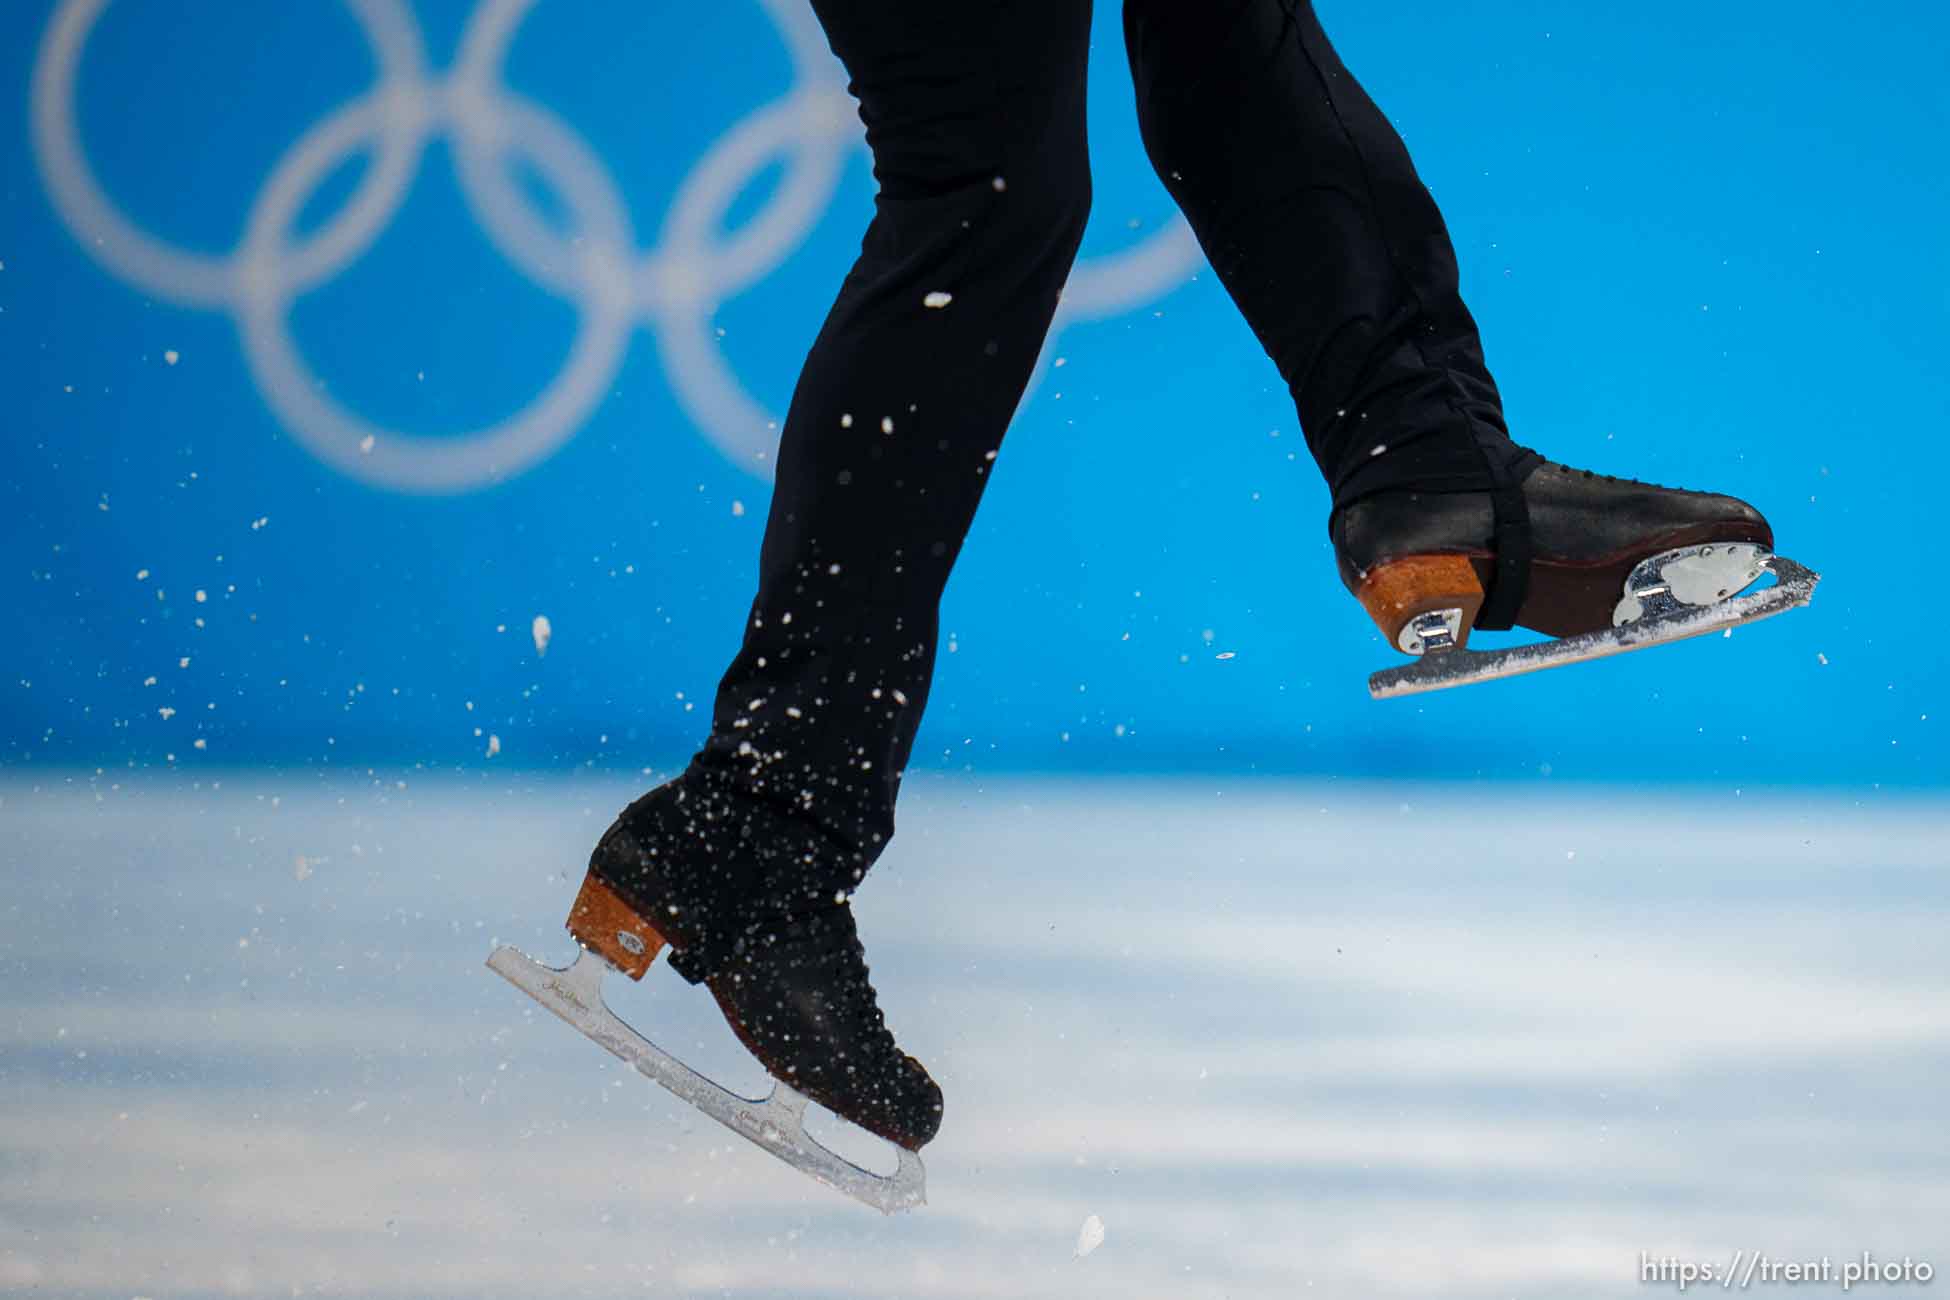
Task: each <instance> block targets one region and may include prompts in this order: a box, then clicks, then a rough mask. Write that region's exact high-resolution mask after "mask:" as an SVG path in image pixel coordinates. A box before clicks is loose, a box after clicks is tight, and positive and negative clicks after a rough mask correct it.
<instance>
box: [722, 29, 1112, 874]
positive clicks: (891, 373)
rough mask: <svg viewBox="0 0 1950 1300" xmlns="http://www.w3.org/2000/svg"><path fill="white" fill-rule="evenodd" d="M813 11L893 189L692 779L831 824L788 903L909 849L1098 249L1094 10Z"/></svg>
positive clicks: (826, 355) (794, 426) (813, 375)
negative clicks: (973, 544) (1005, 515)
mask: <svg viewBox="0 0 1950 1300" xmlns="http://www.w3.org/2000/svg"><path fill="white" fill-rule="evenodd" d="M814 8H815V10H816V11H817V13H818V15H819V18H820V21H821V23H822V24H824V26H825V29H826V32H827V35H828V38H829V40H830V41H831V43H832V46H833V49H834V51H835V52H836V53H837V54H838V55H839V57H840V59H841V60H842V62H843V63H844V64H845V65H846V67H847V70H848V73H849V75H850V77H851V87H850V88H851V90H852V92H853V94H854V95H855V96H856V97H857V98H858V99H859V102H860V116H861V118H862V120H863V121H864V122H865V124H866V127H867V139H868V143H869V145H870V146H871V148H872V151H873V156H874V175H875V177H876V179H877V180H878V182H879V194H878V195H877V197H876V199H875V214H874V218H873V222H872V224H871V226H870V227H869V228H868V230H867V233H866V237H865V240H864V241H863V244H862V247H861V254H860V258H859V261H858V262H857V263H856V264H855V265H854V267H853V269H852V271H851V272H850V273H849V274H848V275H847V277H846V280H845V283H844V285H843V286H842V288H841V290H840V293H839V296H838V300H837V301H836V302H835V304H834V306H833V308H832V311H831V314H830V315H829V316H828V317H827V319H826V323H825V326H824V328H823V329H822V330H821V331H820V333H819V337H818V339H817V340H816V341H815V342H814V344H813V347H812V350H811V354H810V355H809V356H808V357H807V360H806V364H805V367H804V370H803V371H802V373H801V375H800V379H799V383H798V387H797V389H796V391H795V392H794V394H793V398H792V403H791V406H790V408H789V410H788V413H787V416H786V421H785V428H784V432H783V435H782V437H781V441H780V447H779V454H778V460H777V472H776V482H775V485H774V488H773V497H772V506H771V514H770V517H769V519H768V520H767V523H766V529H765V538H764V543H763V548H762V552H761V556H760V565H759V589H758V594H757V598H756V599H755V601H754V602H753V605H752V610H751V615H750V619H749V621H748V623H747V626H746V632H745V640H744V645H743V647H742V649H741V650H740V652H739V654H738V656H737V658H736V660H735V661H734V662H733V663H732V665H731V667H730V669H729V671H728V672H727V673H726V674H725V676H724V679H723V681H722V683H721V684H720V686H719V689H718V695H717V702H716V708H715V711H714V717H713V725H712V731H711V736H710V739H709V741H708V742H707V744H706V745H705V747H704V749H703V751H702V752H701V753H700V754H699V755H698V756H697V758H696V760H695V761H694V763H693V765H692V769H693V774H694V775H695V776H697V777H699V778H704V777H708V778H710V782H711V783H712V784H714V785H715V786H717V787H719V788H725V789H729V790H732V791H735V792H736V795H737V796H739V797H741V798H743V799H745V800H748V801H750V802H751V803H752V804H754V805H757V806H762V807H763V808H765V809H766V810H769V812H771V813H772V814H775V815H777V816H779V817H782V818H785V819H788V820H790V821H791V822H793V823H795V824H799V825H803V826H805V827H808V828H811V831H812V832H813V833H815V834H816V836H817V838H816V840H808V838H807V835H805V834H798V835H796V836H795V838H796V839H797V840H798V841H799V842H801V843H802V844H806V845H807V846H808V848H809V850H810V851H813V852H815V856H816V857H817V859H818V861H817V863H816V864H815V865H814V866H812V867H810V868H809V867H807V866H806V865H805V864H803V863H802V864H800V865H797V866H792V865H790V864H788V865H787V867H786V868H785V870H784V873H783V874H784V875H785V876H787V877H790V879H789V880H784V879H777V878H775V879H774V880H773V881H772V882H771V884H772V885H773V886H783V885H786V884H790V885H792V886H793V887H795V888H803V889H805V890H807V891H809V892H810V893H812V894H817V895H824V896H827V897H830V896H831V895H832V894H833V892H834V891H835V890H844V889H850V888H851V887H852V886H853V884H854V883H856V882H857V881H858V879H859V878H860V875H861V873H862V872H864V871H865V870H866V868H867V867H868V866H869V865H870V864H871V863H872V861H873V860H874V858H875V857H876V856H877V855H878V853H879V852H880V850H881V848H882V847H883V846H884V844H885V843H886V841H887V839H888V837H889V836H891V834H892V833H893V807H894V800H895V795H896V792H897V790H898V788H899V784H900V774H901V769H902V768H903V767H904V766H905V765H906V762H907V758H908V751H909V748H910V746H911V745H912V742H913V739H914V733H915V729H916V727H917V726H918V724H919V722H920V718H921V711H922V708H923V707H924V705H925V704H926V701H927V696H928V686H929V682H930V679H931V676H932V672H933V666H934V658H935V649H936V608H937V606H938V604H939V601H940V598H941V594H942V589H943V586H944V584H945V583H946V581H947V578H948V573H949V569H950V567H951V566H952V565H953V563H954V561H955V557H956V555H957V554H958V553H959V551H960V549H961V545H962V539H963V537H964V535H965V534H966V532H967V530H968V527H969V524H970V522H971V520H972V519H973V517H974V513H975V508H976V505H977V503H978V502H979V500H980V499H981V495H982V490H983V488H984V487H985V486H986V484H987V482H988V477H989V474H990V473H991V472H992V469H993V466H994V462H995V457H996V453H997V449H998V448H999V447H1000V445H1001V442H1002V436H1003V432H1004V430H1005V429H1006V428H1007V426H1008V423H1009V420H1010V417H1011V416H1012V414H1013V413H1014V411H1015V407H1016V403H1017V401H1018V400H1019V398H1020V397H1021V394H1022V391H1023V388H1024V387H1025V385H1026V384H1027V382H1028V379H1029V375H1030V372H1031V369H1032V367H1033V365H1034V363H1035V359H1036V355H1037V352H1038V351H1039V349H1040V348H1041V346H1042V341H1043V337H1044V335H1045V334H1046V332H1047V331H1048V328H1049V323H1050V320H1051V318H1052V316H1053V314H1054V312H1055V310H1056V304H1057V298H1058V295H1059V293H1060V291H1061V289H1062V286H1063V281H1064V278H1065V277H1066V276H1067V274H1068V272H1069V269H1070V265H1071V262H1072V260H1073V258H1074V257H1075V253H1076V249H1077V245H1078V242H1079V241H1080V240H1081V238H1082V232H1083V226H1084V222H1085V218H1086V216H1087V214H1088V210H1089V204H1090V182H1089V164H1088V158H1087V153H1086V144H1085V133H1084V69H1085V64H1086V59H1087V52H1088V37H1089V17H1090V7H1089V3H1088V0H1033V2H1030V0H1021V2H1018V3H1008V4H983V5H968V4H951V5H937V4H915V3H912V0H814ZM795 856H796V857H803V853H801V854H796V855H795ZM774 874H775V877H776V876H777V875H778V874H779V873H776V872H775V873H774Z"/></svg>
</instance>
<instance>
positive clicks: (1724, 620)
mask: <svg viewBox="0 0 1950 1300" xmlns="http://www.w3.org/2000/svg"><path fill="white" fill-rule="evenodd" d="M1767 567H1768V568H1769V569H1771V570H1773V573H1774V579H1775V581H1774V585H1773V586H1771V587H1767V588H1765V589H1763V590H1761V591H1757V592H1754V593H1753V594H1751V595H1747V596H1735V597H1733V598H1732V599H1731V600H1723V601H1718V602H1716V603H1714V604H1711V605H1687V606H1682V607H1680V608H1679V609H1676V610H1674V611H1672V612H1670V613H1665V614H1660V615H1657V616H1655V617H1651V618H1645V619H1641V620H1639V621H1637V622H1633V623H1626V624H1624V625H1622V626H1620V627H1608V628H1602V629H1600V630H1598V631H1596V632H1583V633H1580V634H1578V635H1577V636H1567V637H1564V638H1562V639H1560V640H1556V641H1540V642H1537V643H1536V644H1534V645H1520V646H1510V647H1508V648H1507V649H1503V650H1449V651H1445V652H1443V653H1440V654H1432V655H1428V656H1425V657H1424V658H1422V659H1419V660H1417V661H1416V662H1414V663H1412V664H1404V665H1403V666H1401V667H1399V668H1389V669H1385V670H1383V671H1382V672H1378V673H1375V674H1373V675H1371V676H1370V677H1369V678H1368V694H1370V695H1372V696H1374V698H1376V699H1377V700H1385V699H1388V698H1390V697H1392V696H1396V695H1416V694H1419V693H1421V692H1423V691H1440V690H1446V689H1448V688H1449V687H1451V686H1468V685H1470V684H1471V683H1473V682H1486V681H1493V680H1495V679H1497V678H1499V677H1516V676H1518V675H1520V674H1523V673H1534V672H1539V671H1541V670H1543V669H1545V668H1557V667H1560V666H1562V665H1564V664H1574V663H1581V662H1583V661H1585V660H1587V659H1605V658H1609V657H1610V656H1612V655H1616V654H1624V653H1625V652H1626V651H1628V650H1643V649H1645V648H1646V647H1647V646H1655V645H1664V644H1666V643H1667V642H1669V641H1683V640H1685V639H1686V638H1687V637H1695V636H1704V635H1706V634H1707V633H1708V632H1718V631H1720V630H1721V629H1723V628H1730V627H1737V626H1738V625H1740V624H1742V623H1752V622H1754V621H1756V620H1757V619H1763V618H1771V617H1773V616H1774V615H1775V614H1780V613H1785V612H1786V611H1788V610H1790V609H1794V608H1796V607H1797V606H1800V605H1805V604H1807V603H1808V600H1809V598H1810V597H1812V596H1813V595H1814V591H1815V584H1816V583H1817V582H1820V581H1821V575H1820V574H1818V573H1816V572H1814V571H1813V570H1812V569H1806V568H1803V567H1802V566H1801V565H1799V564H1796V563H1795V562H1794V561H1793V560H1790V559H1788V558H1787V557H1786V556H1784V555H1776V556H1773V557H1771V558H1770V559H1769V560H1768V561H1767Z"/></svg>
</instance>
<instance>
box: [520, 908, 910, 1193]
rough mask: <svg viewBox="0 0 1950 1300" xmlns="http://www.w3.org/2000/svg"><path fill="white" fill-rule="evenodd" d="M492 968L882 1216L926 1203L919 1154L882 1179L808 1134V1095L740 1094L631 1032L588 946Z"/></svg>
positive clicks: (905, 1157) (644, 1070)
mask: <svg viewBox="0 0 1950 1300" xmlns="http://www.w3.org/2000/svg"><path fill="white" fill-rule="evenodd" d="M487 964H488V966H489V968H490V969H492V970H493V971H494V972H495V973H496V974H498V975H500V976H502V977H503V978H504V979H506V980H507V981H508V982H509V983H510V984H513V985H514V986H515V987H516V988H518V989H520V990H521V991H522V992H524V993H526V994H527V995H528V996H529V997H531V998H534V999H535V1001H537V1002H539V1003H541V1004H542V1005H543V1006H545V1007H547V1008H548V1009H549V1010H550V1011H553V1012H554V1013H555V1014H556V1015H558V1016H560V1017H562V1019H564V1020H566V1021H568V1022H569V1023H570V1024H571V1025H574V1026H575V1027H576V1028H577V1029H578V1030H580V1031H582V1033H583V1034H584V1035H586V1036H587V1037H589V1038H591V1039H593V1040H594V1041H595V1042H597V1043H599V1044H601V1045H602V1046H603V1047H604V1048H605V1049H606V1050H607V1051H608V1052H609V1053H610V1054H611V1055H612V1056H615V1057H616V1058H617V1059H618V1060H621V1061H626V1062H628V1063H629V1064H630V1065H631V1066H633V1067H635V1069H636V1071H637V1073H639V1074H641V1075H643V1076H644V1077H645V1078H648V1079H654V1080H655V1081H656V1082H658V1083H660V1084H662V1085H663V1086H664V1087H666V1088H668V1089H669V1090H670V1091H671V1092H673V1093H675V1094H676V1095H677V1096H678V1097H680V1098H682V1099H683V1100H684V1101H687V1102H689V1103H690V1104H691V1105H693V1106H695V1107H697V1108H698V1109H699V1110H701V1111H703V1112H704V1113H705V1114H706V1115H709V1116H710V1117H711V1118H712V1119H715V1120H717V1121H718V1122H719V1123H720V1124H722V1125H724V1126H725V1127H726V1128H728V1129H730V1130H731V1131H732V1132H734V1133H737V1134H738V1135H739V1136H741V1137H744V1138H748V1139H750V1140H751V1141H752V1142H754V1143H756V1144H758V1145H759V1146H761V1147H763V1148H765V1150H767V1151H769V1152H771V1153H772V1154H773V1155H775V1156H777V1157H778V1158H779V1159H781V1160H783V1161H785V1162H786V1163H787V1164H789V1165H791V1166H792V1167H793V1168H794V1169H797V1170H799V1171H800V1172H801V1173H805V1174H810V1175H811V1176H812V1177H814V1178H817V1179H818V1180H819V1181H820V1182H822V1183H825V1184H826V1185H827V1186H828V1187H831V1188H833V1189H834V1190H836V1191H839V1192H842V1193H844V1194H846V1195H847V1196H851V1197H852V1198H853V1199H854V1200H856V1201H860V1202H862V1203H863V1204H866V1205H871V1206H873V1207H874V1208H875V1209H876V1210H879V1211H881V1212H882V1213H883V1214H892V1213H894V1212H895V1211H896V1210H908V1209H913V1208H914V1207H915V1206H917V1205H925V1204H926V1203H927V1171H926V1170H925V1169H924V1168H922V1166H921V1157H920V1156H918V1155H916V1154H915V1153H914V1152H912V1151H909V1150H907V1149H906V1148H905V1147H899V1146H896V1147H895V1148H894V1149H895V1151H897V1152H898V1153H899V1156H900V1164H899V1166H898V1167H897V1168H896V1169H895V1171H894V1172H893V1173H892V1174H888V1175H886V1176H882V1175H880V1174H875V1173H872V1172H870V1171H868V1170H865V1169H862V1168H860V1166H858V1165H856V1164H854V1163H853V1162H852V1161H850V1160H848V1159H846V1158H845V1157H843V1156H841V1155H838V1154H837V1153H835V1152H833V1151H831V1150H829V1149H827V1148H826V1147H824V1146H821V1145H820V1144H819V1143H818V1142H815V1141H814V1140H813V1139H812V1138H810V1137H808V1136H807V1135H806V1129H805V1115H806V1098H805V1097H804V1096H803V1095H802V1094H800V1093H798V1092H796V1091H794V1090H793V1089H791V1088H789V1087H787V1086H786V1085H785V1084H783V1083H777V1082H774V1083H773V1085H772V1091H771V1092H770V1093H769V1094H768V1095H766V1096H764V1097H757V1098H754V1097H741V1096H739V1095H738V1094H737V1093H735V1092H731V1091H729V1090H727V1089H725V1088H722V1087H720V1086H719V1085H717V1084H715V1083H713V1082H712V1081H711V1080H709V1079H707V1078H705V1077H704V1076H703V1075H701V1074H699V1073H698V1072H697V1071H695V1070H693V1069H691V1067H690V1066H688V1065H685V1064H684V1063H683V1062H682V1061H680V1060H678V1059H677V1058H676V1057H674V1056H672V1055H670V1054H669V1053H668V1052H666V1051H664V1050H663V1049H662V1048H660V1047H658V1046H657V1045H656V1044H655V1043H652V1042H651V1041H650V1040H649V1039H647V1038H645V1037H644V1036H643V1035H642V1034H639V1033H638V1032H637V1031H636V1030H634V1029H632V1028H630V1026H629V1025H627V1024H625V1023H624V1022H623V1021H622V1020H620V1019H618V1018H617V1016H616V1013H615V1012H613V1011H611V1010H610V1009H609V1007H608V1005H607V1004H606V1003H605V1002H604V1001H603V991H602V985H603V975H604V973H605V972H606V971H608V969H609V965H608V963H606V962H605V961H604V960H603V959H602V958H601V957H598V956H597V955H596V954H595V953H592V952H590V951H589V950H588V949H586V948H585V949H582V950H581V951H580V952H579V954H578V955H577V957H576V959H575V962H574V964H572V965H570V966H566V967H563V968H560V969H558V968H556V967H554V966H544V965H542V964H541V963H540V962H538V961H536V960H535V959H534V958H532V957H530V956H528V954H526V953H524V952H522V951H521V950H520V949H518V948H508V947H502V948H497V949H495V950H494V953H493V955H492V956H490V957H489V958H488V961H487Z"/></svg>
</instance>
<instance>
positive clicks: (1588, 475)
mask: <svg viewBox="0 0 1950 1300" xmlns="http://www.w3.org/2000/svg"><path fill="white" fill-rule="evenodd" d="M1544 465H1545V467H1546V468H1549V469H1559V470H1563V471H1564V472H1565V473H1566V474H1576V475H1579V476H1580V477H1582V478H1584V479H1585V480H1586V481H1588V482H1589V481H1594V480H1595V481H1597V482H1601V483H1618V484H1622V485H1624V486H1626V487H1642V488H1651V489H1652V490H1653V491H1655V492H1692V491H1694V489H1693V488H1676V487H1668V486H1667V485H1666V484H1664V483H1648V482H1646V481H1645V480H1644V479H1641V478H1621V477H1620V476H1618V475H1617V474H1600V473H1598V472H1597V471H1596V470H1589V469H1579V468H1578V467H1577V466H1575V465H1566V464H1565V463H1564V462H1563V461H1559V460H1547V461H1545V462H1544Z"/></svg>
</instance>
